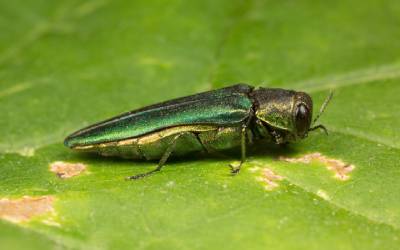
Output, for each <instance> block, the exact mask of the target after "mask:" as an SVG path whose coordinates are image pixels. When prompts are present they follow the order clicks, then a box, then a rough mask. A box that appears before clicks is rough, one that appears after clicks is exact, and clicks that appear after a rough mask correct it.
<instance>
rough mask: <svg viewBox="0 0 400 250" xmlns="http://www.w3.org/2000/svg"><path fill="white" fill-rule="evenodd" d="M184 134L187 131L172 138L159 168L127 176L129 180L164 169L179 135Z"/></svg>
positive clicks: (158, 165)
mask: <svg viewBox="0 0 400 250" xmlns="http://www.w3.org/2000/svg"><path fill="white" fill-rule="evenodd" d="M184 134H186V133H180V134H178V135H176V136H175V137H174V138H173V139H172V141H171V142H170V144H169V145H168V147H167V149H166V150H165V152H164V154H163V155H162V156H161V159H160V161H159V162H158V164H157V168H155V169H153V170H151V171H149V172H146V173H142V174H137V175H133V176H129V177H127V179H128V180H137V179H141V178H143V177H146V176H149V175H151V174H154V173H155V172H159V171H160V170H161V169H162V167H163V166H164V164H165V163H166V162H167V160H168V158H169V156H170V155H171V153H172V152H173V151H174V149H175V146H176V141H177V140H178V139H179V137H181V136H182V135H184Z"/></svg>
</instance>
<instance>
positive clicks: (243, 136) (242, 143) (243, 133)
mask: <svg viewBox="0 0 400 250" xmlns="http://www.w3.org/2000/svg"><path fill="white" fill-rule="evenodd" d="M246 134H247V126H246V125H243V127H242V131H241V134H240V147H241V159H240V163H239V165H238V166H234V165H233V164H229V167H230V168H231V173H232V174H237V173H239V171H240V168H241V167H242V164H243V163H244V162H245V161H246Z"/></svg>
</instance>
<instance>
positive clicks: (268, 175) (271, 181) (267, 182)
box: [256, 168, 283, 191]
mask: <svg viewBox="0 0 400 250" xmlns="http://www.w3.org/2000/svg"><path fill="white" fill-rule="evenodd" d="M256 180H257V181H260V182H263V184H264V188H265V190H267V191H272V190H274V189H275V188H277V187H279V184H278V181H281V180H283V177H282V176H280V175H277V174H275V173H274V172H273V171H272V170H271V169H269V168H263V169H262V170H261V176H258V177H257V178H256Z"/></svg>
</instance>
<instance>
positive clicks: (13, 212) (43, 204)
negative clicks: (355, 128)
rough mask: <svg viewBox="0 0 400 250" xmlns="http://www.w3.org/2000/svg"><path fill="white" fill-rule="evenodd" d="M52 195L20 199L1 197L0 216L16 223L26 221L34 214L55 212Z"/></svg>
mask: <svg viewBox="0 0 400 250" xmlns="http://www.w3.org/2000/svg"><path fill="white" fill-rule="evenodd" d="M53 202H54V198H53V197H52V196H40V197H29V196H24V197H22V198H20V199H7V198H3V199H0V218H2V219H4V220H8V221H11V222H14V223H18V222H25V221H28V220H30V219H31V218H32V217H34V216H39V215H44V214H47V213H54V209H53Z"/></svg>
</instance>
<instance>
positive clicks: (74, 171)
mask: <svg viewBox="0 0 400 250" xmlns="http://www.w3.org/2000/svg"><path fill="white" fill-rule="evenodd" d="M85 170H86V165H85V164H83V163H69V162H63V161H56V162H53V163H51V164H50V171H51V172H54V173H55V174H56V175H57V176H58V177H60V178H61V179H67V178H71V177H73V176H77V175H80V174H81V173H82V172H84V171H85Z"/></svg>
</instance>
